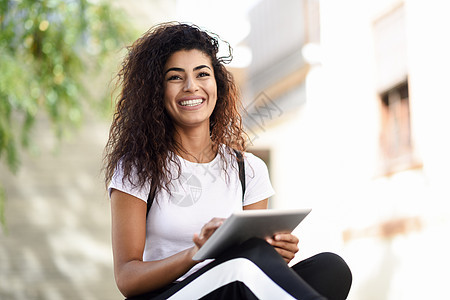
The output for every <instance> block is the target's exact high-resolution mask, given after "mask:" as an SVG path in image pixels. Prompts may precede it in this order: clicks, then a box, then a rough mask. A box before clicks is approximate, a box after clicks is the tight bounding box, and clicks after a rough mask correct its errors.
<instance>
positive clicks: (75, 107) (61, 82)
mask: <svg viewBox="0 0 450 300" xmlns="http://www.w3.org/2000/svg"><path fill="white" fill-rule="evenodd" d="M125 20H127V18H125V17H124V16H122V15H121V13H120V12H119V11H118V10H116V9H114V8H113V7H111V6H110V5H108V4H106V3H99V1H88V0H0V70H1V72H0V160H1V161H2V163H4V164H6V166H7V168H8V170H9V171H10V172H11V173H14V172H16V171H17V170H18V168H19V165H20V159H19V156H20V155H19V153H20V150H21V149H22V148H25V149H26V148H29V147H30V145H31V144H32V141H33V139H32V137H33V135H32V129H33V126H34V124H35V119H36V117H37V116H38V115H39V116H41V115H43V116H46V117H47V118H48V119H49V120H50V121H51V122H50V123H51V124H52V127H53V129H54V133H55V135H56V136H57V137H58V139H60V138H61V137H63V136H64V134H65V132H67V130H70V129H73V128H74V127H76V126H78V125H80V124H81V121H82V116H83V107H86V105H84V104H86V103H88V105H89V107H93V106H95V107H99V106H103V107H105V105H104V104H105V102H106V103H108V102H109V101H108V96H107V95H104V97H103V98H102V99H92V97H89V96H88V95H87V92H86V90H85V89H84V88H83V80H85V78H84V77H85V76H86V74H85V73H86V69H87V67H88V65H89V66H90V65H91V64H97V66H100V64H101V63H102V62H103V61H104V60H105V59H106V58H107V57H108V55H110V54H111V53H117V52H118V51H117V49H118V48H119V47H120V46H121V45H123V44H124V43H126V41H128V40H129V39H131V31H130V30H129V28H130V27H129V26H128V24H126V23H125ZM89 69H99V68H92V67H90V68H89ZM91 76H92V75H91ZM105 94H106V93H105ZM4 195H5V193H4V190H3V188H2V186H1V184H0V223H2V224H3V225H4V224H5V215H4V201H5V196H4Z"/></svg>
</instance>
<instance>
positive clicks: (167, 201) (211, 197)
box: [109, 151, 274, 280]
mask: <svg viewBox="0 0 450 300" xmlns="http://www.w3.org/2000/svg"><path fill="white" fill-rule="evenodd" d="M224 153H225V157H226V159H227V160H228V168H227V174H225V172H224V170H223V161H222V159H221V156H220V155H217V156H216V157H215V158H214V159H213V160H212V161H211V162H209V163H193V162H190V161H187V160H184V159H183V158H181V157H179V159H180V162H181V176H180V177H179V178H177V179H175V180H173V181H172V183H171V188H170V191H171V193H172V195H170V194H169V193H168V192H167V191H166V190H164V189H163V190H162V191H160V192H159V193H157V194H156V196H155V199H154V200H153V204H152V207H151V209H150V212H149V214H148V217H147V233H146V234H147V235H146V244H145V250H144V255H143V260H144V261H154V260H160V259H164V258H166V257H169V256H171V255H174V254H176V253H178V252H180V251H183V250H185V249H187V248H190V247H192V246H193V245H194V243H193V241H192V237H193V235H194V233H200V230H201V228H202V227H203V225H204V224H205V223H207V222H209V221H210V220H211V219H212V218H214V217H218V218H227V217H229V216H230V215H231V214H232V213H233V212H234V211H240V210H242V206H245V205H249V204H252V203H256V202H258V201H261V200H263V199H266V198H269V197H270V196H272V195H273V194H274V190H273V188H272V185H271V183H270V179H269V174H268V170H267V166H266V165H265V163H264V161H262V160H261V159H260V158H258V157H256V156H254V155H253V154H251V153H245V154H244V164H245V183H246V188H245V189H246V190H245V195H244V201H242V186H241V181H240V180H239V171H238V170H239V168H238V164H237V158H236V156H235V155H234V153H233V154H231V155H230V154H228V153H227V152H226V151H224ZM172 169H173V170H174V172H173V174H175V176H176V174H177V168H176V167H175V166H172ZM122 177H123V174H122V170H121V169H117V170H116V172H115V174H114V176H113V178H112V181H111V183H110V185H109V192H110V193H111V190H112V189H117V190H120V191H122V192H125V193H128V194H130V195H132V196H135V197H137V198H139V199H141V200H142V201H145V202H147V198H148V194H149V192H150V183H149V184H146V185H145V186H143V187H142V188H133V187H132V185H131V184H130V183H129V182H128V180H125V182H124V183H122ZM208 262H209V261H205V262H203V263H199V264H197V265H196V266H194V267H193V268H192V269H191V270H190V271H189V272H188V273H186V274H185V275H184V276H182V277H180V278H179V279H178V280H182V279H184V278H186V277H187V276H188V275H190V274H192V273H193V272H195V271H196V270H198V269H199V268H201V267H202V266H204V265H205V264H206V263H208Z"/></svg>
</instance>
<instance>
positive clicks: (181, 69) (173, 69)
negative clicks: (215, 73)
mask: <svg viewBox="0 0 450 300" xmlns="http://www.w3.org/2000/svg"><path fill="white" fill-rule="evenodd" d="M203 68H208V69H210V70H211V68H210V67H209V66H207V65H200V66H197V67H195V68H194V71H197V70H200V69H203ZM170 71H175V72H185V71H186V70H185V69H183V68H177V67H173V68H169V69H167V70H166V73H165V74H167V73H169V72H170ZM211 71H212V70H211Z"/></svg>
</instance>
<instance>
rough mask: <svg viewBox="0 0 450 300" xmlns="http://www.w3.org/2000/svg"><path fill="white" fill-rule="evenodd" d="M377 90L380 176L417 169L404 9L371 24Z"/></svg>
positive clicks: (392, 12) (395, 10) (398, 8)
mask: <svg viewBox="0 0 450 300" xmlns="http://www.w3.org/2000/svg"><path fill="white" fill-rule="evenodd" d="M373 30H374V47H375V49H374V50H375V63H376V88H377V91H378V95H379V103H380V116H381V124H380V157H381V164H380V172H381V173H382V174H391V173H395V172H398V171H401V170H405V169H410V168H414V167H418V166H419V164H418V163H417V160H416V159H415V156H414V149H413V139H412V133H411V118H410V109H409V104H410V97H409V89H408V79H407V78H408V65H407V59H406V57H407V43H406V30H405V12H404V7H403V5H398V6H396V7H394V8H393V9H392V10H391V11H390V12H389V13H387V14H386V15H384V16H383V17H381V18H379V19H378V20H376V21H375V23H374V28H373Z"/></svg>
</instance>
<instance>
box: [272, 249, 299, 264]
mask: <svg viewBox="0 0 450 300" xmlns="http://www.w3.org/2000/svg"><path fill="white" fill-rule="evenodd" d="M274 249H275V250H276V251H277V252H278V254H280V255H281V257H282V258H283V259H284V260H285V261H286V263H289V262H290V261H291V260H292V259H293V258H294V257H295V253H292V252H290V251H286V250H285V249H282V248H277V247H275V248H274Z"/></svg>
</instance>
